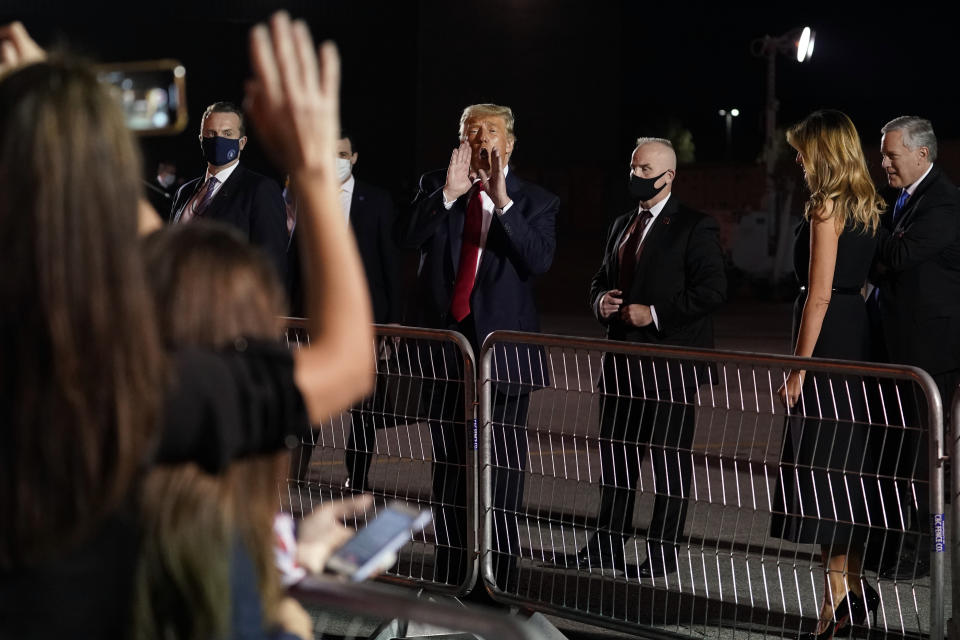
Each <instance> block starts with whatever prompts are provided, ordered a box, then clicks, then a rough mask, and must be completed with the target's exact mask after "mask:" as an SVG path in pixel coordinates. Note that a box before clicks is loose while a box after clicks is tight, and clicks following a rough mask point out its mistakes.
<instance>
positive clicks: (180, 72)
mask: <svg viewBox="0 0 960 640" xmlns="http://www.w3.org/2000/svg"><path fill="white" fill-rule="evenodd" d="M810 46H813V43H810ZM185 75H187V70H186V69H184V68H183V65H182V64H178V65H177V66H176V67H174V68H173V76H174V77H175V78H182V77H183V76H185Z"/></svg>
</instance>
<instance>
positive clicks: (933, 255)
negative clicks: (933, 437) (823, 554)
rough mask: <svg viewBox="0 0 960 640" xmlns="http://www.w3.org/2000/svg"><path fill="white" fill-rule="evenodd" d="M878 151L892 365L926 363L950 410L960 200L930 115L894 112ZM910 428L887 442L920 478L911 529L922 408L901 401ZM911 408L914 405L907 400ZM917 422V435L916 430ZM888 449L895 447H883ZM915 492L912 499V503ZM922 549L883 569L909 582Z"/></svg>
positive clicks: (922, 524)
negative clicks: (892, 197)
mask: <svg viewBox="0 0 960 640" xmlns="http://www.w3.org/2000/svg"><path fill="white" fill-rule="evenodd" d="M881 132H882V134H883V137H882V139H881V143H880V150H881V153H882V155H883V169H884V171H885V172H886V176H887V183H888V184H889V185H890V186H891V187H893V188H895V189H896V190H897V199H896V204H894V206H893V208H892V210H891V211H889V212H888V213H887V214H885V215H884V216H882V218H881V224H880V229H879V231H878V242H877V253H876V256H875V260H874V268H873V274H872V279H873V282H874V284H875V285H876V287H877V292H876V293H875V294H874V295H873V296H871V302H872V303H875V304H876V305H877V310H878V311H879V318H880V326H881V328H882V333H883V343H882V346H883V347H885V349H886V354H881V356H880V357H881V358H883V356H884V355H885V357H886V359H887V360H888V361H889V362H892V363H896V364H907V365H913V366H917V367H920V368H922V369H925V370H926V371H927V372H928V373H930V375H931V376H933V379H934V382H936V384H937V387H938V389H939V391H940V396H941V398H942V400H943V406H944V416H945V418H946V416H947V415H948V411H949V406H950V402H951V400H952V398H953V393H954V390H955V389H956V386H957V382H958V380H960V197H958V193H957V188H956V187H955V186H954V185H953V184H952V183H951V182H950V180H949V179H948V178H947V176H946V175H945V174H944V173H943V171H942V170H941V169H940V167H938V166H936V165H935V164H933V163H934V161H935V160H936V158H937V139H936V136H935V135H934V132H933V125H931V123H930V121H929V120H924V119H923V118H918V117H915V116H901V117H899V118H896V119H894V120H891V121H890V122H888V123H887V124H886V125H885V126H884V127H883V128H882V129H881ZM908 400H909V404H910V406H909V407H907V410H906V413H907V415H914V416H917V417H918V418H919V422H917V421H911V420H910V419H909V418H908V427H910V428H909V429H906V430H904V433H903V434H902V435H903V440H902V441H898V442H896V443H888V446H887V447H885V449H890V450H893V451H897V452H898V453H897V458H898V460H896V461H895V463H896V465H897V466H896V469H894V470H893V471H894V473H895V475H896V476H897V477H901V478H902V477H907V478H910V477H913V478H916V479H917V480H919V482H918V483H916V484H915V485H914V487H913V489H912V491H911V490H906V491H905V493H906V494H909V495H905V496H903V498H904V500H905V501H906V502H907V503H908V504H910V507H911V509H910V511H911V519H912V521H911V522H910V523H909V524H908V526H909V527H910V529H912V530H913V531H916V532H918V533H923V532H925V531H926V528H927V526H928V523H929V502H928V500H929V485H928V484H927V478H928V477H929V464H928V437H927V432H926V420H925V419H924V418H922V416H925V415H926V407H925V404H924V403H922V402H915V401H914V399H908ZM913 405H917V406H915V407H914V406H913ZM918 424H919V425H921V426H922V429H923V431H922V432H918V431H916V430H915V427H917V426H918ZM890 445H892V446H890ZM913 494H915V495H916V502H914V501H913ZM927 549H928V545H927V544H925V543H924V541H923V537H921V536H919V535H911V536H906V537H905V540H904V543H903V548H902V549H901V550H900V554H899V556H900V557H899V558H898V559H897V561H895V562H893V563H891V564H889V565H888V566H886V567H884V568H883V570H882V571H881V575H882V576H883V577H886V578H891V579H901V580H904V579H910V578H913V577H918V576H922V575H926V574H927V573H928V572H929V557H928V553H927Z"/></svg>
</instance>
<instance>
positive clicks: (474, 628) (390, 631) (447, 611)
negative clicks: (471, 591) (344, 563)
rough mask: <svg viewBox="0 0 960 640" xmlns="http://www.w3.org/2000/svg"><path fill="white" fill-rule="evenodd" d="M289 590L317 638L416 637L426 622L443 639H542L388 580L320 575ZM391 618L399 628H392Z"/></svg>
mask: <svg viewBox="0 0 960 640" xmlns="http://www.w3.org/2000/svg"><path fill="white" fill-rule="evenodd" d="M290 593H291V595H292V596H293V597H295V598H296V599H297V600H299V601H300V603H301V604H303V605H304V607H306V608H307V610H308V611H309V612H310V613H311V614H312V617H313V618H314V620H315V624H314V636H316V637H318V638H326V637H336V638H367V637H376V638H395V637H401V638H402V637H421V636H420V635H419V634H417V635H415V636H414V634H415V633H416V629H417V627H418V626H419V627H421V628H422V627H423V626H427V627H428V628H429V630H430V635H438V634H439V633H440V630H441V629H445V630H447V631H448V632H449V633H447V634H444V635H443V636H442V637H444V638H453V637H464V636H462V635H460V633H468V634H472V635H470V636H466V637H470V638H476V637H481V638H497V639H498V640H542V638H543V635H542V634H541V633H538V632H537V630H536V629H535V628H534V627H532V626H531V625H529V624H527V623H525V622H523V621H521V620H519V619H518V618H516V617H511V616H507V615H506V614H504V613H501V612H498V611H493V610H485V611H477V610H476V609H469V608H466V607H464V606H463V605H460V604H456V603H453V602H435V601H431V600H428V599H425V598H421V597H418V596H417V595H416V594H414V593H411V592H410V591H409V590H405V589H397V588H395V587H390V586H388V585H381V584H358V583H348V582H344V581H342V580H337V579H333V578H330V577H323V576H320V577H315V578H308V579H306V580H304V581H302V582H300V583H299V584H297V585H295V586H294V587H293V588H292V589H291V592H290ZM391 623H393V624H397V625H398V626H399V627H400V628H397V629H394V628H391V627H389V626H388V625H390V624H391ZM398 623H399V624H398ZM371 632H372V633H371ZM410 632H413V633H410ZM458 632H459V633H458ZM408 634H409V635H408ZM424 635H426V634H424Z"/></svg>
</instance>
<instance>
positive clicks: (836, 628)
mask: <svg viewBox="0 0 960 640" xmlns="http://www.w3.org/2000/svg"><path fill="white" fill-rule="evenodd" d="M879 598H880V596H877V599H878V600H879ZM866 617H867V613H866V611H865V610H864V604H863V600H862V599H861V598H860V596H858V595H857V594H855V593H854V592H853V591H847V595H846V596H844V598H843V600H842V601H841V602H840V604H839V605H837V606H836V607H835V608H834V609H833V616H832V617H831V618H830V624H828V625H827V626H826V628H825V629H824V630H823V631H821V632H820V633H817V632H816V631H814V632H812V633H804V634H801V635H800V640H830V639H831V638H845V637H847V636H849V635H850V631H851V630H852V627H851V626H850V623H851V621H856V620H866ZM817 627H818V628H819V627H820V621H819V620H818V621H817Z"/></svg>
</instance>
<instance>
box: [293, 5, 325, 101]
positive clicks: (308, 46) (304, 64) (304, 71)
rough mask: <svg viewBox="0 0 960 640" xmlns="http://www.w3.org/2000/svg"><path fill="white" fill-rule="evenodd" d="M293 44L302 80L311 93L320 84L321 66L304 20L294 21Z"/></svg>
mask: <svg viewBox="0 0 960 640" xmlns="http://www.w3.org/2000/svg"><path fill="white" fill-rule="evenodd" d="M293 44H294V49H295V50H296V53H297V62H298V64H299V68H300V74H301V75H300V82H301V83H302V84H303V87H304V89H305V90H306V92H307V93H308V94H310V93H312V92H315V91H316V90H317V89H318V88H319V86H320V80H319V78H320V68H319V67H318V66H317V56H316V54H315V53H314V50H313V38H312V37H311V36H310V30H309V29H308V28H307V24H306V23H305V22H304V21H303V20H297V21H295V22H294V23H293Z"/></svg>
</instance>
